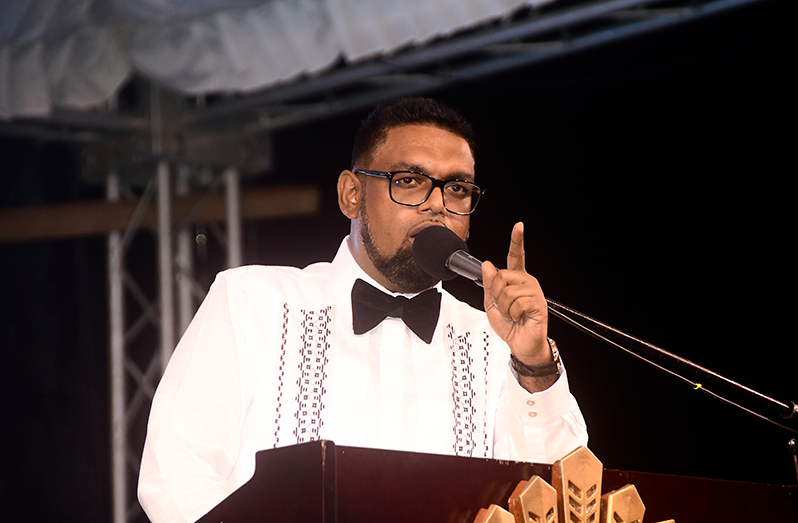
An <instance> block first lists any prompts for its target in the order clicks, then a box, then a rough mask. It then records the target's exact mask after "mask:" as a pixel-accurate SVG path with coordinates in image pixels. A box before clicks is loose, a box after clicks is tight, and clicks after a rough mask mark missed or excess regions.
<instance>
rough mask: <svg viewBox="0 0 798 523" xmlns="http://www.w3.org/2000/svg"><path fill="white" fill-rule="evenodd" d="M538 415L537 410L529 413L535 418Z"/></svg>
mask: <svg viewBox="0 0 798 523" xmlns="http://www.w3.org/2000/svg"><path fill="white" fill-rule="evenodd" d="M537 415H538V413H537V412H530V413H529V417H530V418H534V417H535V416H537Z"/></svg>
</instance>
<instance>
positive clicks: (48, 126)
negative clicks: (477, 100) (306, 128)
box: [0, 0, 774, 141]
mask: <svg viewBox="0 0 798 523" xmlns="http://www.w3.org/2000/svg"><path fill="white" fill-rule="evenodd" d="M768 1H771V2H772V1H774V0H592V1H591V0H559V1H556V2H552V3H551V4H548V5H546V6H544V7H542V8H540V9H525V10H522V11H519V12H516V13H512V14H511V15H508V16H507V17H505V18H504V19H501V20H498V21H496V22H493V23H489V24H485V25H483V26H480V27H477V28H473V29H469V30H466V31H463V32H461V33H458V34H455V35H453V36H450V37H446V38H441V39H438V40H434V41H432V42H425V43H423V44H419V45H417V46H412V47H408V48H406V49H404V50H402V51H400V52H396V53H393V54H390V55H383V56H380V57H378V58H375V59H371V60H366V61H363V62H359V63H354V64H347V63H343V62H342V63H341V64H339V66H338V67H335V68H333V69H331V70H329V71H327V72H325V73H323V74H319V75H316V76H308V77H305V78H302V79H299V80H297V81H294V82H291V83H287V84H283V85H280V86H276V87H271V88H267V89H264V90H262V91H260V92H258V93H254V94H248V95H239V96H232V95H225V96H223V97H211V98H207V99H206V98H204V97H199V98H198V99H197V100H198V101H200V102H201V103H198V104H196V107H195V108H193V109H188V110H186V111H184V112H183V113H182V114H181V115H180V116H179V117H178V118H176V119H175V123H174V125H175V126H176V127H178V128H179V129H181V130H182V131H183V132H187V133H191V132H195V133H205V132H217V133H218V132H220V131H226V130H227V131H229V130H231V129H235V130H239V131H241V130H246V131H247V132H250V133H254V132H262V131H273V130H276V129H282V128H286V127H291V126H295V125H299V124H302V123H305V122H308V121H311V120H315V119H318V118H323V117H328V116H334V115H337V114H343V113H346V112H351V111H354V110H359V109H363V108H365V107H369V106H371V105H373V104H375V103H377V102H380V101H383V100H388V99H391V98H395V97H398V96H407V95H413V94H419V93H424V92H429V91H432V90H436V89H440V88H443V87H448V86H451V85H454V84H457V83H462V82H466V81H469V80H475V79H479V78H484V77H487V76H490V75H494V74H498V73H503V72H507V71H510V70H513V69H518V68H523V67H529V66H532V65H534V64H537V63H541V62H544V61H549V60H553V59H557V58H559V57H564V56H567V55H570V54H572V53H576V52H580V51H583V50H587V49H592V48H595V47H599V46H602V45H606V44H610V43H614V42H618V41H622V40H627V39H630V38H634V37H636V36H641V35H645V34H648V33H651V32H654V31H661V30H665V29H667V28H670V27H676V26H679V25H682V24H686V23H691V22H696V21H698V20H702V19H705V18H708V17H711V16H715V15H718V14H722V13H725V12H729V11H731V10H734V9H738V8H742V7H745V6H750V5H754V4H760V3H764V2H768ZM147 124H148V120H147V118H144V117H142V115H141V114H138V115H134V114H112V113H78V112H69V111H57V112H56V113H55V114H54V115H52V116H50V117H48V119H47V120H39V121H37V120H24V121H17V122H13V123H1V122H0V134H16V135H21V136H35V135H41V136H45V137H49V138H60V139H66V138H67V136H70V133H71V136H72V137H73V139H75V140H78V141H90V140H91V139H92V136H93V135H92V133H97V132H110V133H117V134H119V133H125V132H127V133H136V132H141V131H143V130H146V129H147ZM69 130H71V131H69ZM95 136H96V135H95Z"/></svg>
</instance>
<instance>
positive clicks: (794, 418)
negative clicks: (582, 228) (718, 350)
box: [546, 298, 798, 478]
mask: <svg viewBox="0 0 798 523" xmlns="http://www.w3.org/2000/svg"><path fill="white" fill-rule="evenodd" d="M546 301H547V302H548V308H549V312H550V313H551V314H552V315H553V316H555V317H557V318H559V319H561V320H563V321H565V322H566V323H568V324H569V325H571V326H573V327H576V328H577V329H579V330H581V331H583V332H586V333H587V334H589V335H591V336H593V337H594V338H596V339H598V340H601V341H603V342H604V343H607V344H609V345H612V346H614V347H616V348H618V349H621V350H622V351H624V352H626V353H628V354H630V355H632V356H634V357H636V358H638V359H639V360H641V361H644V362H645V363H648V364H649V365H652V366H654V367H656V368H658V369H660V370H662V371H664V372H667V373H668V374H671V375H673V376H675V377H677V378H680V379H682V380H683V381H686V382H687V383H689V384H691V385H692V386H693V389H695V390H700V391H702V392H704V393H706V394H709V395H710V396H712V397H714V398H715V399H718V400H720V401H723V402H725V403H728V404H730V405H734V406H735V407H737V408H740V409H742V410H744V411H746V412H748V413H749V414H753V415H754V416H757V417H759V418H762V419H764V420H766V421H768V422H770V423H772V424H774V425H776V426H778V427H781V428H782V429H785V430H787V431H789V432H792V433H794V434H798V430H797V429H798V405H796V404H795V402H793V401H788V402H782V401H778V400H775V399H773V398H771V397H769V396H766V395H764V394H762V393H760V392H757V391H755V390H753V389H751V388H749V387H746V386H744V385H741V384H739V383H737V382H736V381H733V380H730V379H729V378H726V377H725V376H722V375H720V374H718V373H716V372H713V371H711V370H709V369H707V368H706V367H702V366H701V365H698V364H696V363H693V362H692V361H690V360H688V359H685V358H682V357H681V356H677V355H676V354H673V353H671V352H668V351H666V350H664V349H661V348H659V347H657V346H656V345H652V344H651V343H648V342H647V341H643V340H641V339H639V338H635V337H634V336H631V335H629V334H626V333H625V332H623V331H620V330H618V329H616V328H615V327H612V326H610V325H607V324H606V323H603V322H600V321H598V320H596V319H594V318H591V317H590V316H587V315H586V314H582V313H581V312H579V311H577V310H574V309H572V308H570V307H567V306H565V305H563V304H561V303H558V302H556V301H554V300H550V299H548V298H547V299H546ZM663 365H672V366H674V367H677V368H679V369H680V370H681V371H682V372H684V373H685V374H688V375H689V376H691V377H692V379H690V378H687V377H685V376H682V375H681V374H679V373H677V372H673V371H671V370H669V369H667V368H665V367H664V366H663ZM702 382H712V383H716V384H720V385H723V386H726V387H728V388H730V389H731V390H733V391H736V392H737V393H738V394H740V395H741V396H743V397H745V398H747V399H749V400H751V401H752V402H753V403H754V404H756V405H757V406H758V407H759V408H760V409H762V412H766V413H768V414H767V415H765V414H761V413H759V412H755V411H753V410H750V409H747V408H745V407H743V406H742V405H739V404H737V403H735V402H734V401H731V400H730V399H728V398H726V397H724V396H721V395H719V394H716V393H715V392H712V391H710V390H708V389H707V388H706V387H704V383H702ZM776 415H778V416H779V417H780V418H782V420H783V421H781V422H776V421H774V420H773V419H771V417H769V416H773V417H775V416H776ZM783 423H789V424H790V425H792V426H793V427H796V428H793V427H789V426H786V425H784V424H783ZM796 447H798V444H796V440H795V438H793V439H791V440H790V442H789V449H790V454H791V455H792V457H793V461H794V462H795V474H796V478H798V457H796Z"/></svg>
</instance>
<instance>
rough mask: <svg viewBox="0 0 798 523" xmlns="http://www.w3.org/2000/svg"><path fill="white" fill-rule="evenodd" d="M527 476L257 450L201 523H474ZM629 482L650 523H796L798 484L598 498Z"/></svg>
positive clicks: (669, 484) (318, 450) (321, 445)
mask: <svg viewBox="0 0 798 523" xmlns="http://www.w3.org/2000/svg"><path fill="white" fill-rule="evenodd" d="M533 475H538V476H540V477H542V478H543V479H545V480H546V481H548V482H551V467H550V466H549V465H539V464H532V463H522V462H515V461H503V460H493V459H480V458H462V457H455V456H441V455H434V454H419V453H414V452H397V451H388V450H378V449H363V448H356V447H345V446H339V445H335V443H333V442H331V441H314V442H311V443H305V444H301V445H295V446H290V447H283V448H279V449H273V450H266V451H261V452H258V454H257V457H256V469H255V475H254V476H253V477H252V479H251V480H250V481H249V482H247V483H246V484H244V485H243V486H242V487H241V488H240V489H238V490H236V491H235V492H233V493H232V494H231V495H230V496H228V497H227V498H226V499H225V500H224V501H222V502H221V503H220V504H219V505H217V506H216V507H215V508H213V509H212V510H211V511H210V512H209V513H208V514H206V515H205V516H203V517H202V518H201V519H200V520H199V521H198V523H256V522H257V523H260V522H275V523H375V522H380V523H392V522H396V523H399V522H401V523H411V522H412V523H471V522H473V521H474V518H475V517H476V514H477V512H478V511H479V509H480V508H487V507H488V506H489V505H490V504H492V503H495V504H497V505H500V506H502V507H504V508H507V500H508V498H509V497H510V494H511V493H512V491H513V489H514V488H515V486H516V485H517V484H518V482H519V481H522V480H528V479H529V478H530V477H531V476H533ZM629 483H632V484H634V485H635V486H636V487H637V490H638V492H639V493H640V497H641V498H642V500H643V503H644V504H645V506H646V516H645V519H644V521H647V522H654V521H663V520H666V519H675V520H676V523H708V522H718V523H720V522H723V523H732V522H735V523H736V522H740V523H743V522H760V521H762V522H764V521H768V522H773V523H776V522H784V523H788V522H794V521H798V485H764V484H757V483H745V482H736V481H722V480H713V479H702V478H692V477H684V476H671V475H664V474H650V473H643V472H629V471H622V470H612V469H604V476H603V490H604V492H609V491H611V490H615V489H618V488H620V487H622V486H624V485H626V484H629Z"/></svg>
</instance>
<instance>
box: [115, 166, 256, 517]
mask: <svg viewBox="0 0 798 523" xmlns="http://www.w3.org/2000/svg"><path fill="white" fill-rule="evenodd" d="M172 167H173V166H172V165H170V164H169V162H167V161H166V160H161V161H159V162H157V164H156V165H155V167H154V172H153V174H152V176H151V178H150V180H149V182H148V183H147V185H146V187H145V188H144V192H143V194H142V196H141V200H140V203H139V205H138V208H137V210H136V212H135V213H134V215H133V218H132V220H131V222H130V224H129V225H128V228H127V230H125V231H114V232H111V233H110V234H109V235H108V288H109V298H108V302H109V303H108V305H109V323H110V326H109V333H110V353H111V358H110V361H111V370H110V374H111V439H112V493H113V521H114V523H127V522H129V521H130V522H133V521H147V519H146V517H145V515H144V514H143V512H142V510H141V507H140V506H139V504H138V502H137V501H136V494H135V492H136V484H137V478H138V472H139V467H140V463H141V461H140V460H141V451H142V445H143V442H144V435H145V434H144V431H145V427H146V422H147V417H148V414H149V406H150V403H151V401H152V398H153V395H154V393H155V388H156V386H157V383H158V381H159V380H160V377H161V375H162V374H163V370H164V369H165V368H166V364H167V362H168V361H169V358H170V357H171V354H172V351H173V349H174V346H175V342H176V338H177V336H178V335H179V333H182V332H183V331H184V330H185V329H186V328H187V327H188V323H189V322H190V321H191V318H192V317H193V315H194V313H195V311H196V305H197V304H198V303H199V302H200V301H201V299H202V298H203V297H204V295H205V290H204V289H202V288H201V287H200V285H199V284H198V283H197V282H196V280H195V279H194V274H193V272H194V271H193V267H194V256H193V251H194V250H195V249H196V246H195V245H196V240H195V234H194V232H193V220H192V215H193V214H195V213H190V214H189V216H188V217H187V218H186V219H185V220H184V223H181V224H179V225H178V226H177V227H173V223H172V208H171V203H172V193H173V191H175V192H177V193H179V194H185V193H187V192H188V190H189V180H188V179H187V177H186V176H185V172H183V174H182V175H181V171H180V170H179V169H178V170H177V172H176V173H175V174H176V176H172V171H173V170H174V169H172ZM221 185H223V186H224V190H225V195H226V210H227V220H226V221H227V228H226V234H225V231H222V230H221V229H216V230H217V240H218V243H219V244H220V245H222V247H223V248H225V250H226V254H227V260H226V264H227V266H228V267H234V266H238V265H241V258H242V254H241V253H242V243H241V237H242V235H241V227H242V221H241V192H240V180H239V176H238V172H237V171H236V170H235V169H232V168H231V169H227V170H225V171H224V173H223V174H222V175H221V176H219V177H218V178H217V180H216V183H214V184H212V186H211V187H210V188H209V189H208V193H209V194H210V193H212V192H213V191H215V190H216V189H217V188H218V187H219V186H221ZM106 193H107V199H108V200H109V201H119V200H120V199H121V198H122V197H123V196H133V191H132V189H131V188H130V187H129V186H128V185H127V184H125V183H123V182H122V180H121V177H120V175H119V174H118V173H117V172H111V173H110V174H109V175H108V181H107V187H106ZM203 201H205V200H201V201H200V203H199V204H198V206H200V205H202V203H203ZM151 204H155V205H156V206H157V211H158V225H157V230H156V237H157V273H158V278H157V281H158V284H157V296H156V298H155V299H154V300H151V299H150V298H149V297H148V295H147V292H146V290H145V289H144V288H143V286H141V285H139V283H137V280H136V278H135V277H134V275H133V274H132V271H131V270H128V268H127V267H126V254H127V251H128V249H129V247H130V244H131V241H132V239H133V237H134V236H135V235H136V234H137V233H138V232H140V230H139V225H140V221H141V218H142V216H143V215H144V212H145V211H146V209H147V206H149V205H151ZM131 302H132V304H133V305H135V307H136V309H137V310H136V313H137V317H135V318H133V317H132V316H133V314H128V313H133V311H132V309H133V307H130V305H131ZM129 309H130V310H129ZM153 340H157V342H156V343H152V341H153Z"/></svg>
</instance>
